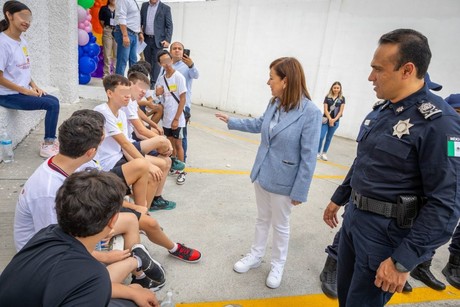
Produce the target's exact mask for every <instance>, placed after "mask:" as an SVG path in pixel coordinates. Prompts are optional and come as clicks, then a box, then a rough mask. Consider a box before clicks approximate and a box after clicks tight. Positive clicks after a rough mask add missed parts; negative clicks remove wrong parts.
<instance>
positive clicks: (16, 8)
mask: <svg viewBox="0 0 460 307" xmlns="http://www.w3.org/2000/svg"><path fill="white" fill-rule="evenodd" d="M23 10H27V11H29V12H31V13H32V11H31V10H30V9H29V8H28V7H27V5H25V4H24V3H22V2H19V1H6V2H5V4H4V5H3V15H4V16H5V19H3V20H1V21H0V32H3V31H5V30H6V29H8V27H9V26H10V23H9V21H8V17H7V16H6V13H7V12H8V13H10V14H11V15H13V14H14V13H17V12H20V11H23Z"/></svg>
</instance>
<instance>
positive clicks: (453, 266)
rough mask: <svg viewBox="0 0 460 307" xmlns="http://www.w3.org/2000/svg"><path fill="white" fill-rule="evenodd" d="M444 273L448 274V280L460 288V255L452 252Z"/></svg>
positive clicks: (443, 270)
mask: <svg viewBox="0 0 460 307" xmlns="http://www.w3.org/2000/svg"><path fill="white" fill-rule="evenodd" d="M442 273H443V274H444V276H446V279H447V281H448V282H449V283H450V284H451V285H452V286H454V287H455V288H457V289H460V255H452V254H450V257H449V262H447V264H446V266H445V267H444V269H442Z"/></svg>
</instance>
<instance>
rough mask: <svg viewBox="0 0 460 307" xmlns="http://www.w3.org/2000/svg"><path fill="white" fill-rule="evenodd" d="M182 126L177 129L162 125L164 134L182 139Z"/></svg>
mask: <svg viewBox="0 0 460 307" xmlns="http://www.w3.org/2000/svg"><path fill="white" fill-rule="evenodd" d="M183 130H184V128H183V127H179V128H177V129H174V130H173V129H171V128H165V127H163V131H164V132H165V136H167V137H169V136H172V137H173V138H175V139H183V138H184V131H183Z"/></svg>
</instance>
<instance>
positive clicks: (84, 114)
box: [71, 109, 105, 129]
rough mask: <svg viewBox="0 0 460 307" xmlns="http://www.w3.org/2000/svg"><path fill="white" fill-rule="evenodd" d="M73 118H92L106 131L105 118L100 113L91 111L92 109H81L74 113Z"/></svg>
mask: <svg viewBox="0 0 460 307" xmlns="http://www.w3.org/2000/svg"><path fill="white" fill-rule="evenodd" d="M71 116H81V117H89V118H92V119H94V120H95V121H96V122H97V123H98V124H99V126H100V127H101V128H102V129H104V125H105V117H104V115H102V113H100V112H97V111H94V110H90V109H80V110H77V111H75V112H73V113H72V115H71Z"/></svg>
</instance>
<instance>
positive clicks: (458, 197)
mask: <svg viewBox="0 0 460 307" xmlns="http://www.w3.org/2000/svg"><path fill="white" fill-rule="evenodd" d="M357 141H358V149H357V157H356V159H355V161H354V163H353V165H352V167H351V169H350V171H349V173H348V175H347V177H346V179H345V181H344V182H343V183H342V185H341V186H340V187H339V188H338V189H337V190H336V192H335V193H334V196H333V197H332V198H331V200H332V201H334V202H335V203H337V204H343V203H344V202H345V201H344V200H345V199H350V201H349V205H348V206H347V207H346V209H345V214H344V221H343V226H342V230H341V236H340V243H339V255H338V282H337V285H338V296H339V303H340V306H373V307H375V306H383V305H384V304H385V303H386V302H388V300H389V299H390V298H391V296H392V294H391V293H388V292H383V291H382V290H381V289H380V288H377V287H376V286H375V285H374V281H375V275H376V271H377V269H378V267H379V265H380V263H381V262H382V261H384V260H385V259H387V258H388V257H392V259H393V260H394V261H396V262H398V263H399V264H401V265H402V266H403V267H405V268H406V269H407V270H412V269H413V268H415V267H416V266H417V265H418V264H419V263H421V262H423V261H426V260H428V259H430V257H431V255H432V253H433V251H434V250H435V249H436V248H437V247H439V246H440V245H442V244H444V243H446V242H447V241H448V240H449V238H450V236H451V235H452V232H453V230H454V228H455V226H456V224H457V221H458V218H459V216H460V179H459V178H458V177H457V173H459V170H460V119H459V117H458V115H457V114H456V113H455V111H454V110H453V109H452V108H451V107H450V106H448V105H447V104H446V103H445V102H444V100H443V99H442V98H441V97H438V96H436V95H434V94H432V93H431V92H430V91H429V89H428V87H427V86H426V85H425V86H424V87H423V88H422V89H420V90H419V91H417V92H415V93H413V94H412V95H410V96H408V97H406V98H405V99H403V100H401V101H399V102H397V103H391V102H389V101H382V102H380V103H379V104H377V105H376V106H374V110H373V111H372V112H371V113H369V115H368V116H367V117H366V118H365V120H364V121H363V123H362V125H361V128H360V132H359V134H358V138H357ZM459 175H460V173H459ZM350 195H351V196H352V197H350ZM402 195H407V196H409V198H410V197H412V198H414V196H416V199H417V206H416V208H417V211H416V212H417V216H416V218H415V219H414V220H413V221H412V222H413V225H411V221H410V220H409V223H408V220H407V217H409V216H410V213H411V212H404V213H401V211H399V209H400V208H411V209H413V206H410V207H409V206H407V207H406V206H405V205H403V204H405V202H401V203H398V199H403V198H401V196H402ZM422 197H423V200H422ZM404 199H406V197H404ZM412 203H413V202H412ZM376 208H378V209H379V210H376V211H375V209H376ZM382 208H384V209H382ZM373 210H374V211H373ZM370 211H373V212H370ZM377 211H378V213H374V212H377ZM412 211H413V210H412ZM396 213H397V214H396ZM406 213H407V214H406ZM412 213H413V212H412ZM382 214H385V216H384V215H382ZM395 214H396V215H395ZM402 214H403V217H406V219H403V218H401V219H399V217H401V215H402ZM397 216H398V217H397Z"/></svg>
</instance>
